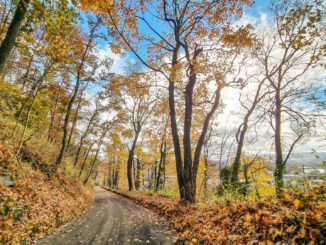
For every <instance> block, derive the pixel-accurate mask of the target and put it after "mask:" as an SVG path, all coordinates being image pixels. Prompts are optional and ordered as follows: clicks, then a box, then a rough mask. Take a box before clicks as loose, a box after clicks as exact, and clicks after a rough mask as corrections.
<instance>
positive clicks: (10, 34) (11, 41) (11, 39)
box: [0, 0, 30, 74]
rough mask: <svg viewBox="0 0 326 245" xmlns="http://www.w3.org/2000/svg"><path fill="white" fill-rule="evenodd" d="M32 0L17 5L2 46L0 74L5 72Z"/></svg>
mask: <svg viewBox="0 0 326 245" xmlns="http://www.w3.org/2000/svg"><path fill="white" fill-rule="evenodd" d="M29 2H30V0H20V1H19V2H18V4H17V8H16V11H15V14H14V16H13V18H12V20H11V23H10V25H9V27H8V30H7V33H6V37H5V38H4V40H3V41H2V43H1V46H0V74H2V73H3V72H4V68H5V65H6V62H7V59H8V57H9V55H10V53H11V51H12V49H13V47H14V45H15V41H16V38H17V36H18V35H19V32H20V27H21V24H22V22H23V21H24V19H25V16H26V12H27V8H28V6H29Z"/></svg>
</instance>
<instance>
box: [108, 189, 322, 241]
mask: <svg viewBox="0 0 326 245" xmlns="http://www.w3.org/2000/svg"><path fill="white" fill-rule="evenodd" d="M325 189H326V187H325V186H323V187H320V188H317V189H314V190H312V191H309V192H303V191H300V190H298V191H297V192H292V193H286V194H284V196H283V198H282V199H281V200H277V199H269V200H265V201H263V202H243V203H231V202H223V203H216V204H215V205H214V206H212V207H209V208H203V207H200V206H199V205H185V204H182V203H180V202H178V201H176V200H171V199H167V198H163V197H160V196H157V195H148V194H145V193H133V192H126V191H114V192H115V193H117V194H119V195H122V196H124V197H126V198H128V199H131V200H132V201H134V202H135V203H137V204H140V205H143V206H145V207H147V208H150V209H153V210H155V211H156V212H157V213H158V214H160V215H162V216H164V217H165V218H167V219H168V220H169V221H170V222H171V226H172V227H173V228H174V229H176V230H177V231H178V232H179V233H180V236H179V242H180V243H184V244H198V243H200V244H230V243H232V244H275V243H278V244H325V242H326V240H325V237H326V223H325V220H326V219H325V218H326V211H325Z"/></svg>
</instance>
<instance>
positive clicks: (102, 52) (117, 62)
mask: <svg viewBox="0 0 326 245" xmlns="http://www.w3.org/2000/svg"><path fill="white" fill-rule="evenodd" d="M98 57H99V58H100V59H105V58H110V59H112V61H113V64H112V66H111V69H110V71H111V72H113V73H117V74H124V73H125V68H126V64H127V63H128V61H129V62H130V58H129V57H128V56H122V55H118V54H115V53H113V52H112V50H111V48H110V47H109V46H108V45H106V46H105V47H104V48H101V49H99V50H98Z"/></svg>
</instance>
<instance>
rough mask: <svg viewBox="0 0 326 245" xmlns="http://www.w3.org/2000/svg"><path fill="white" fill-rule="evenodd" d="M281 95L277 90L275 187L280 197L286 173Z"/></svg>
mask: <svg viewBox="0 0 326 245" xmlns="http://www.w3.org/2000/svg"><path fill="white" fill-rule="evenodd" d="M281 111H282V105H281V95H280V91H279V90H277V91H276V94H275V155H276V161H275V165H276V168H275V172H274V176H275V184H276V185H275V187H276V196H277V197H280V196H281V194H282V191H283V188H284V181H283V174H284V170H285V168H284V162H283V152H282V139H281V127H282V121H281V120H282V119H281Z"/></svg>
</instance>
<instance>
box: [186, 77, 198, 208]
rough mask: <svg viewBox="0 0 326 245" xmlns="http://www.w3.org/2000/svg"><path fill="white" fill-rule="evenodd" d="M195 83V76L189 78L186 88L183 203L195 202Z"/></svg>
mask: <svg viewBox="0 0 326 245" xmlns="http://www.w3.org/2000/svg"><path fill="white" fill-rule="evenodd" d="M195 83H196V74H192V75H190V77H189V82H188V84H187V86H186V95H185V96H186V98H185V120H184V131H183V154H184V182H185V186H184V187H185V196H184V199H185V201H189V202H195V201H196V196H195V185H196V183H194V179H193V169H192V167H193V166H192V151H191V123H192V104H193V91H194V87H195Z"/></svg>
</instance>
